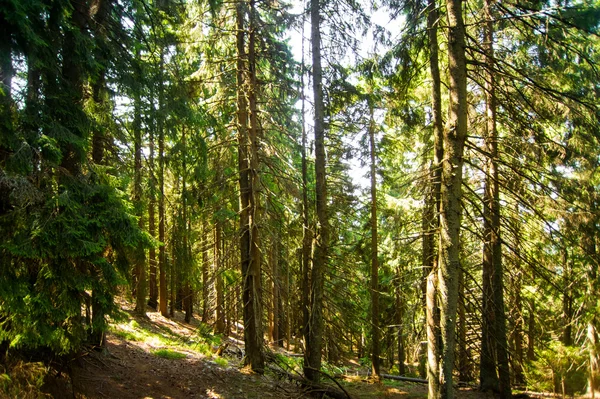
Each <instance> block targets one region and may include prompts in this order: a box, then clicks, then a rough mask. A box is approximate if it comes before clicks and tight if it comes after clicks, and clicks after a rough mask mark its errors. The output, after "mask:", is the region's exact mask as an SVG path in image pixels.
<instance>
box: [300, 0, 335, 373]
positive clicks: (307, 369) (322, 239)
mask: <svg viewBox="0 0 600 399" xmlns="http://www.w3.org/2000/svg"><path fill="white" fill-rule="evenodd" d="M310 17H311V18H310V19H311V46H312V61H313V65H312V70H313V74H312V75H313V98H314V107H315V121H314V129H315V175H316V205H317V206H316V208H317V222H318V226H317V235H316V245H315V252H314V258H313V267H312V273H311V292H310V321H309V324H308V337H307V338H306V352H305V356H304V375H305V376H306V378H307V379H308V380H309V381H312V382H315V383H316V382H318V381H319V379H320V370H321V353H322V344H323V342H322V341H323V328H324V322H323V290H324V278H325V270H326V268H327V262H328V250H329V248H328V247H329V225H328V223H329V221H328V215H327V180H326V177H325V176H326V172H325V165H326V160H325V104H324V101H323V71H322V67H321V26H320V24H321V14H320V2H319V0H312V1H311V5H310Z"/></svg>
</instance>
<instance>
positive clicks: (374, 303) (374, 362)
mask: <svg viewBox="0 0 600 399" xmlns="http://www.w3.org/2000/svg"><path fill="white" fill-rule="evenodd" d="M371 102H372V100H369V113H370V120H369V147H370V158H371V329H372V330H371V340H372V348H371V374H372V375H373V377H374V378H375V379H379V374H380V364H379V363H380V342H379V341H380V327H379V255H378V252H377V238H378V237H377V165H376V162H377V161H376V159H377V155H376V154H375V151H376V149H375V116H374V109H373V104H371ZM398 310H399V309H397V311H398Z"/></svg>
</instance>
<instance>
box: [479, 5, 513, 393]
mask: <svg viewBox="0 0 600 399" xmlns="http://www.w3.org/2000/svg"><path fill="white" fill-rule="evenodd" d="M494 1H495V0H485V1H484V11H485V15H486V19H487V23H486V25H485V34H484V36H485V39H484V48H485V53H486V55H485V63H486V66H487V79H486V112H487V119H486V120H487V135H486V140H485V141H486V147H487V151H488V153H489V154H490V155H489V156H490V159H489V160H488V168H489V169H488V171H487V173H486V190H485V196H486V197H487V198H486V199H487V200H488V201H485V200H484V202H485V203H486V204H487V207H489V218H487V219H486V217H485V215H484V220H488V221H489V222H488V223H489V247H490V249H491V259H490V260H491V264H492V267H493V272H492V276H493V277H492V294H493V312H494V326H493V328H492V331H493V334H494V335H493V340H494V343H495V348H494V349H495V352H496V360H497V363H498V378H499V387H498V388H499V391H500V398H501V399H509V398H511V397H512V393H511V387H510V368H509V364H508V340H507V338H506V313H505V309H504V270H503V265H502V240H501V238H500V229H501V223H500V185H499V178H498V164H499V159H498V130H497V128H496V77H495V73H494V70H495V56H494V23H493V20H494V16H493V11H492V6H493V2H494ZM486 233H488V231H486V232H484V237H485V236H486ZM485 241H486V242H488V241H487V240H485Z"/></svg>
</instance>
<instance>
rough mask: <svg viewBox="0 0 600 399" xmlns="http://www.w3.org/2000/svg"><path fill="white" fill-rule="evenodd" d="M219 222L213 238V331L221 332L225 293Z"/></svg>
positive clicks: (223, 325) (223, 329)
mask: <svg viewBox="0 0 600 399" xmlns="http://www.w3.org/2000/svg"><path fill="white" fill-rule="evenodd" d="M221 234H222V228H221V223H220V222H216V223H215V238H214V243H213V247H214V262H213V263H214V265H215V286H216V291H217V306H216V309H215V312H216V318H215V333H217V334H223V333H224V332H225V293H224V292H223V289H224V287H223V276H222V274H223V261H222V258H221V257H222V254H221V245H222V244H221V241H222V240H221Z"/></svg>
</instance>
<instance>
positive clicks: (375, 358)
mask: <svg viewBox="0 0 600 399" xmlns="http://www.w3.org/2000/svg"><path fill="white" fill-rule="evenodd" d="M370 102H371V101H369V112H370V120H369V146H370V158H371V328H372V331H371V339H372V345H373V346H372V348H371V366H372V367H371V373H372V375H373V377H374V378H375V379H377V380H379V374H380V364H379V363H380V343H379V340H380V330H379V328H380V327H379V255H378V252H377V165H376V157H377V155H376V154H375V151H376V149H375V116H374V110H373V105H372V104H371V103H370Z"/></svg>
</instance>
